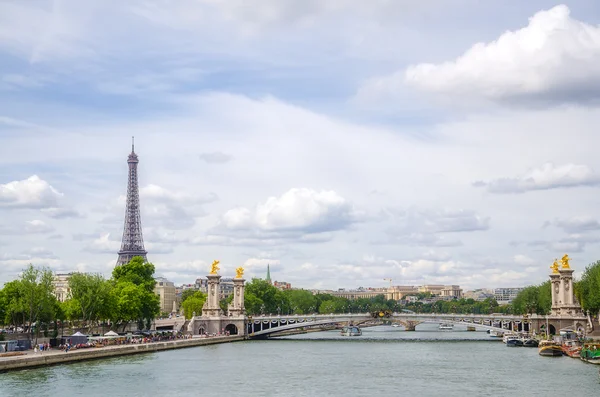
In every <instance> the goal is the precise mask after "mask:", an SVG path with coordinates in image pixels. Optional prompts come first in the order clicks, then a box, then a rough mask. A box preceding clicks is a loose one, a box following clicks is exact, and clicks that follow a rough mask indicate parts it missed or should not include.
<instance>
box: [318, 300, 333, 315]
mask: <svg viewBox="0 0 600 397" xmlns="http://www.w3.org/2000/svg"><path fill="white" fill-rule="evenodd" d="M335 308H336V303H335V301H334V300H329V301H324V302H321V306H319V313H321V314H329V313H334V312H335V311H336V310H335Z"/></svg>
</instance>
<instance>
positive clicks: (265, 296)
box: [244, 278, 289, 314]
mask: <svg viewBox="0 0 600 397" xmlns="http://www.w3.org/2000/svg"><path fill="white" fill-rule="evenodd" d="M246 296H248V297H249V298H248V300H249V302H248V301H247V300H246ZM244 298H245V299H244V306H246V310H247V311H248V313H249V314H255V313H260V312H264V313H272V314H275V313H278V312H279V313H282V312H284V311H285V309H286V308H288V307H289V302H288V298H287V296H285V295H284V294H283V292H282V291H280V290H278V289H277V288H275V287H274V286H272V285H271V284H269V283H268V282H267V281H265V280H262V279H259V278H253V279H252V281H250V282H249V283H248V284H246V291H245V293H244ZM254 298H258V299H260V300H261V301H262V303H261V305H260V307H258V308H256V307H254V305H255V304H256V303H258V302H257V300H256V299H254ZM247 303H248V304H247ZM249 309H251V310H249Z"/></svg>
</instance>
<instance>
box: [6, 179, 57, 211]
mask: <svg viewBox="0 0 600 397" xmlns="http://www.w3.org/2000/svg"><path fill="white" fill-rule="evenodd" d="M61 197H63V194H62V193H60V192H59V191H57V190H56V189H55V188H53V187H52V186H51V185H50V184H49V183H48V182H46V181H45V180H43V179H41V178H40V177H39V176H37V175H32V176H30V177H29V178H27V179H24V180H21V181H12V182H9V183H7V184H4V185H1V184H0V207H2V206H8V207H21V208H46V207H54V206H56V203H57V201H58V200H59V199H60V198H61Z"/></svg>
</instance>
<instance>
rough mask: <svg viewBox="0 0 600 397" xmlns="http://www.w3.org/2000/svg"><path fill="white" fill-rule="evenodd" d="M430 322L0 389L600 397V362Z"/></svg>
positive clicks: (42, 377)
mask: <svg viewBox="0 0 600 397" xmlns="http://www.w3.org/2000/svg"><path fill="white" fill-rule="evenodd" d="M490 339H491V338H489V336H488V334H487V333H485V332H467V331H466V330H462V329H459V328H458V327H456V328H455V330H454V331H438V330H437V327H436V326H434V325H426V324H422V325H420V326H419V327H418V330H417V331H416V332H404V331H403V330H402V328H392V327H387V326H383V327H373V328H367V329H365V330H364V332H363V336H360V337H341V336H339V333H338V332H337V331H329V332H318V333H311V334H305V335H296V336H290V337H286V338H280V339H274V340H268V341H248V342H237V343H226V344H221V345H214V346H204V347H196V348H189V349H181V350H172V351H167V352H161V353H151V354H142V355H137V356H130V357H123V358H113V359H106V360H98V361H90V362H85V363H79V364H70V365H62V366H55V367H48V368H40V369H32V370H26V371H17V372H9V373H5V374H0V395H1V396H20V397H23V396H61V397H65V396H86V397H92V396H165V397H182V396H200V395H202V396H224V395H229V396H271V395H278V396H363V397H364V396H371V395H388V396H392V395H395V396H398V395H400V396H444V397H452V396H461V397H465V396H492V395H494V396H503V397H504V396H511V397H515V396H544V397H547V396H563V395H564V396H567V395H570V396H598V395H600V382H599V375H598V366H594V365H590V364H586V363H584V362H582V361H580V360H576V359H572V358H569V357H556V358H552V357H541V356H539V355H538V352H537V349H532V348H522V347H521V348H518V347H515V348H507V347H506V346H505V345H504V344H503V343H502V342H498V341H491V340H490Z"/></svg>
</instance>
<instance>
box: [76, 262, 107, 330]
mask: <svg viewBox="0 0 600 397" xmlns="http://www.w3.org/2000/svg"><path fill="white" fill-rule="evenodd" d="M69 288H70V289H71V299H70V300H71V301H72V304H76V305H78V306H79V308H78V309H79V310H78V311H77V315H78V317H79V318H81V319H82V320H83V321H84V322H86V323H88V325H89V326H92V325H94V324H97V322H98V320H100V319H104V318H108V317H109V312H110V306H111V289H112V286H111V284H110V283H109V282H108V281H106V280H105V279H104V277H102V276H101V275H100V274H84V273H75V274H73V275H71V277H70V279H69Z"/></svg>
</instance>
